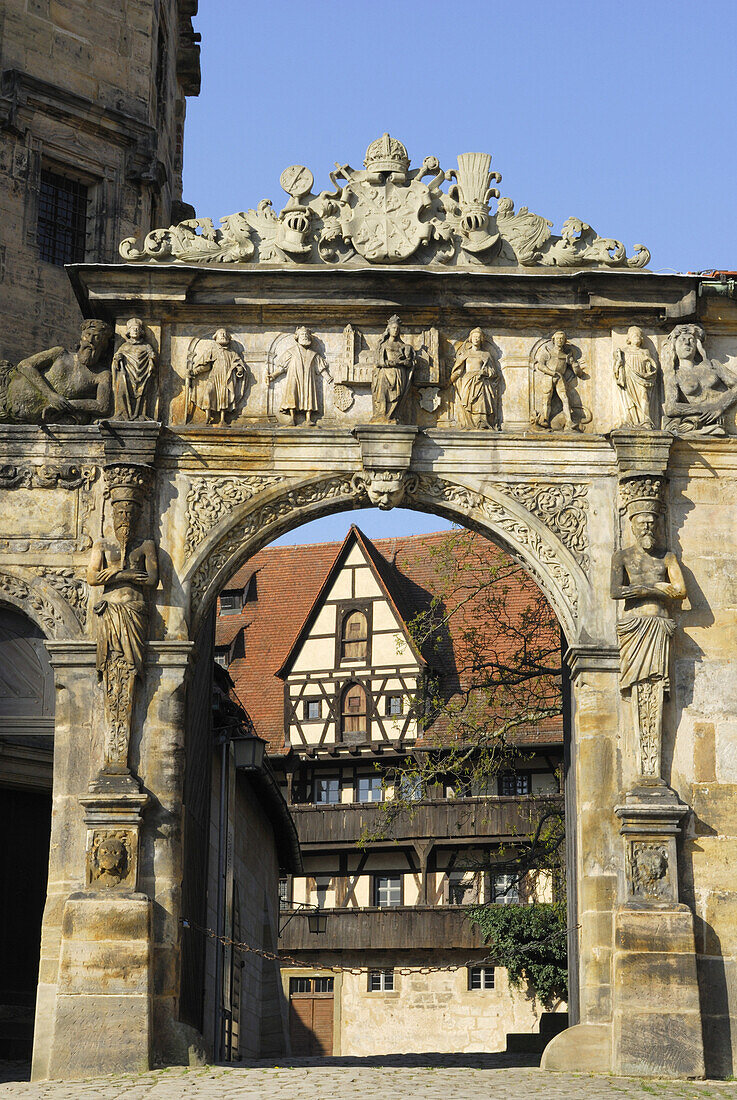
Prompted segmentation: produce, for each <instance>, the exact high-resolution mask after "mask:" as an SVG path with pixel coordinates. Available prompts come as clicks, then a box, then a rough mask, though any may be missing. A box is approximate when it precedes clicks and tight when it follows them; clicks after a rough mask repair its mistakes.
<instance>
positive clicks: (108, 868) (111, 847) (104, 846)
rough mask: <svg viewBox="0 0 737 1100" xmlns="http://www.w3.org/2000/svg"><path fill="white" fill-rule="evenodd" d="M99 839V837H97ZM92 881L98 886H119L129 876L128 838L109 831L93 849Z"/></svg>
mask: <svg viewBox="0 0 737 1100" xmlns="http://www.w3.org/2000/svg"><path fill="white" fill-rule="evenodd" d="M96 839H97V838H96ZM91 864H92V866H91V874H90V879H91V882H92V883H93V884H94V885H96V886H119V885H120V883H121V882H122V881H123V880H124V879H125V878H127V876H128V868H129V865H130V852H129V848H128V838H127V837H126V836H125V834H122V835H120V836H118V835H117V834H116V833H109V834H108V835H107V836H103V837H102V839H101V840H99V843H98V844H97V845H96V847H94V848H93V851H92V859H91Z"/></svg>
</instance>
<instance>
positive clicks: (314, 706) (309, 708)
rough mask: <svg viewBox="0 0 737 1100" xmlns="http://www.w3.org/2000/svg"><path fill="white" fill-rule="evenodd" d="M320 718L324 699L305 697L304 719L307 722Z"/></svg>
mask: <svg viewBox="0 0 737 1100" xmlns="http://www.w3.org/2000/svg"><path fill="white" fill-rule="evenodd" d="M318 718H322V700H321V699H305V701H304V719H305V721H306V722H314V721H316V720H317V719H318Z"/></svg>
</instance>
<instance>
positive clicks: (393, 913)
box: [279, 905, 483, 955]
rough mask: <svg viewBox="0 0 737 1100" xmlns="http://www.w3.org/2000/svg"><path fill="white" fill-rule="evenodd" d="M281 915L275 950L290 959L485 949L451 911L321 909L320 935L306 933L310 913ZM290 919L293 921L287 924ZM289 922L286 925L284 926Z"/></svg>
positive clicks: (460, 911) (460, 913)
mask: <svg viewBox="0 0 737 1100" xmlns="http://www.w3.org/2000/svg"><path fill="white" fill-rule="evenodd" d="M292 912H293V911H291V910H284V909H283V910H282V911H281V913H280V915H279V923H280V925H281V927H282V928H283V929H284V931H283V933H282V935H281V936H280V937H279V950H280V951H281V952H283V953H284V954H288V955H297V954H298V953H299V954H302V955H304V953H305V952H313V951H320V952H327V951H330V952H335V951H367V950H369V949H371V948H374V949H378V950H381V951H389V950H400V951H401V950H416V951H424V950H437V949H438V946H439V945H442V947H443V950H446V949H454V948H457V949H461V950H464V951H465V950H472V949H475V948H479V947H482V946H483V940H482V938H481V935H480V933H479V930H478V928H477V927H476V925H473V924H471V922H470V921H469V920H468V917H467V916H466V912H467V911H466V909H464V908H463V907H462V906H453V905H442V906H441V905H434V906H427V905H413V906H396V907H391V908H386V909H373V908H372V909H325V910H323V912H324V913H325V914H326V915H327V925H326V929H325V932H324V933H315V932H310V930H309V928H308V926H307V917H308V913H307V912H306V911H305V910H297V911H296V912H294V915H292ZM290 917H291V919H289V918H290ZM287 921H289V923H287Z"/></svg>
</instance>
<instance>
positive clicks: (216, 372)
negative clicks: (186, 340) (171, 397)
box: [184, 328, 248, 424]
mask: <svg viewBox="0 0 737 1100" xmlns="http://www.w3.org/2000/svg"><path fill="white" fill-rule="evenodd" d="M247 381H248V367H247V366H246V364H245V363H244V361H243V359H242V357H241V355H240V354H239V353H238V351H237V350H236V348H235V344H234V343H233V337H232V336H231V334H230V332H229V331H228V329H227V328H219V329H218V330H217V332H215V333H214V335H213V337H212V340H203V341H198V342H197V343H196V344H195V345H194V346H193V347H192V348H191V349H190V353H189V355H188V357H187V375H186V381H185V387H184V415H185V420H189V418H190V415H191V412H192V407H193V406H194V407H195V408H197V409H201V410H202V411H203V412H204V413H205V418H206V422H207V423H208V424H213V423H220V424H224V423H225V418H226V415H228V414H233V413H235V412H237V411H238V409H239V408H240V406H241V403H242V401H243V398H244V396H245V389H246V384H247Z"/></svg>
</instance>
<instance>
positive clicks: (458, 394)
mask: <svg viewBox="0 0 737 1100" xmlns="http://www.w3.org/2000/svg"><path fill="white" fill-rule="evenodd" d="M485 345H486V340H485V337H484V334H483V332H482V330H481V329H480V328H474V329H472V330H471V332H470V333H469V334H468V337H467V339H466V340H464V341H463V343H462V344H461V345H460V347H459V348H458V350H457V352H456V357H455V362H454V364H453V370H452V372H451V375H450V381H451V384H452V385H453V386H455V399H456V405H455V408H456V420H457V422H458V425H459V427H461V428H498V427H499V420H500V412H501V409H500V407H499V387H500V382H501V372H500V370H499V363H498V360H497V358H496V356H495V355H494V354H493V352H492V351H490V350H489V348H488V347H486V346H485Z"/></svg>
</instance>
